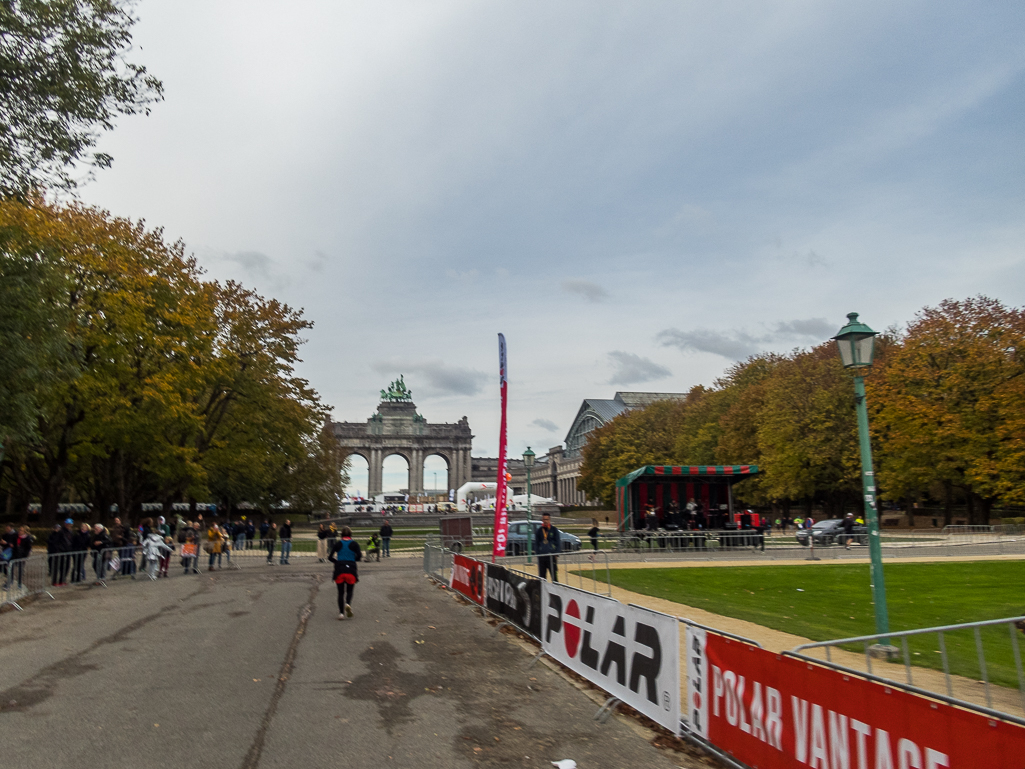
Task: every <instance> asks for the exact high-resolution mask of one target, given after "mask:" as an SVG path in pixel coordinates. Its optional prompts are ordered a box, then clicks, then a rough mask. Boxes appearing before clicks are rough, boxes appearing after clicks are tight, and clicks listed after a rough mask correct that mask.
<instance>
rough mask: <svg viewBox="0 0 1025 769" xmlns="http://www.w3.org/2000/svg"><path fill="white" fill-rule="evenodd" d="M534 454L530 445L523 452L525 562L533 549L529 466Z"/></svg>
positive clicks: (532, 464)
mask: <svg viewBox="0 0 1025 769" xmlns="http://www.w3.org/2000/svg"><path fill="white" fill-rule="evenodd" d="M535 456H537V455H536V454H534V452H533V451H531V450H530V446H527V450H526V451H524V452H523V466H524V467H525V468H527V563H530V562H531V556H532V555H533V550H534V524H533V523H532V520H533V519H532V518H531V510H532V508H531V506H530V468H532V467H533V466H534V457H535Z"/></svg>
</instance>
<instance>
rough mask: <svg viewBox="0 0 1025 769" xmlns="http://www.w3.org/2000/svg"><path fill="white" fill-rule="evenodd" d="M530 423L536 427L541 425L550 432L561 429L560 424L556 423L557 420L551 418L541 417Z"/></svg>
mask: <svg viewBox="0 0 1025 769" xmlns="http://www.w3.org/2000/svg"><path fill="white" fill-rule="evenodd" d="M530 424H532V425H533V426H534V427H540V428H541V429H542V430H547V431H548V432H550V433H554V432H555V431H556V430H558V429H559V426H558V425H557V424H555V422H553V421H552V420H551V419H541V418H540V417H538V418H537V419H535V420H534V421H533V422H531V423H530Z"/></svg>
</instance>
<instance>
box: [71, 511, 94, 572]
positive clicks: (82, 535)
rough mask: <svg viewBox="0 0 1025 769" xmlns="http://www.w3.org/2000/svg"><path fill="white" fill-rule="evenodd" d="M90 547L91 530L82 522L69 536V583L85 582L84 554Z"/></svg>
mask: <svg viewBox="0 0 1025 769" xmlns="http://www.w3.org/2000/svg"><path fill="white" fill-rule="evenodd" d="M91 547H92V530H91V529H90V528H89V524H88V523H83V524H82V525H81V526H79V527H78V531H76V532H75V533H74V534H73V535H72V537H71V552H72V556H71V584H73V585H74V584H76V583H78V582H85V554H86V551H88V550H89V549H90V548H91Z"/></svg>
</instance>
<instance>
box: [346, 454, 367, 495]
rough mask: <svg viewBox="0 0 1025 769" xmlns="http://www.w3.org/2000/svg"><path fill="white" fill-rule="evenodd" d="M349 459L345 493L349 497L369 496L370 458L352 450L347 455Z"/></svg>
mask: <svg viewBox="0 0 1025 769" xmlns="http://www.w3.org/2000/svg"><path fill="white" fill-rule="evenodd" d="M348 460H349V470H348V473H349V485H348V486H346V487H345V493H346V494H348V495H349V496H350V497H357V496H361V497H369V496H370V459H369V458H368V457H365V456H363V454H360V453H359V452H353V453H351V454H349V456H348Z"/></svg>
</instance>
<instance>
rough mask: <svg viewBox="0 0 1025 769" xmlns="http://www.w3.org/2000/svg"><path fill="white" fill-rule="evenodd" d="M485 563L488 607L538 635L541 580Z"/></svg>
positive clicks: (532, 633)
mask: <svg viewBox="0 0 1025 769" xmlns="http://www.w3.org/2000/svg"><path fill="white" fill-rule="evenodd" d="M485 566H486V567H487V576H488V581H487V585H486V586H485V594H486V595H487V607H488V611H490V612H492V613H494V614H497V615H499V616H500V617H504V618H505V619H507V620H509V621H510V622H511V623H512V624H514V625H516V626H517V627H519V628H522V629H523V630H526V631H527V632H528V633H530V634H531V635H532V636H534V638H540V637H541V580H539V579H536V578H534V577H528V576H526V575H523V574H517V573H516V572H514V571H510V570H509V569H507V568H505V567H504V566H499V565H498V564H494V563H488V564H485Z"/></svg>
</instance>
